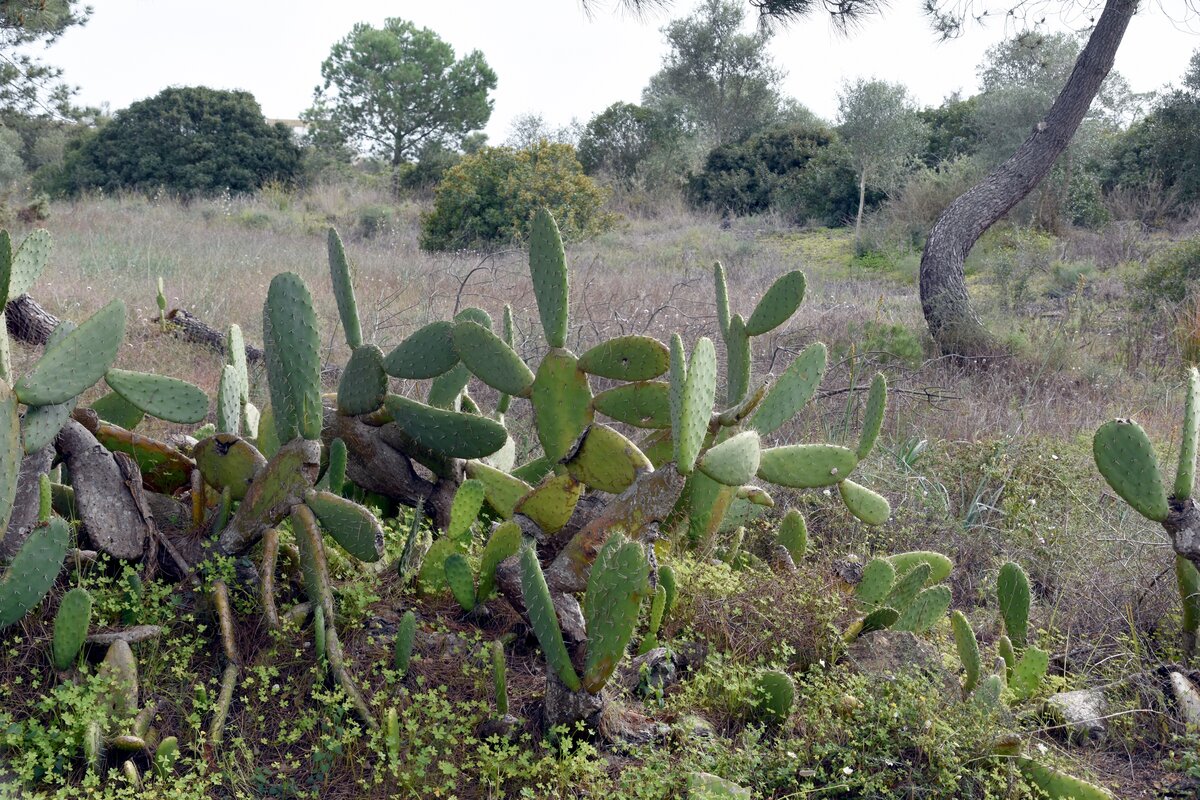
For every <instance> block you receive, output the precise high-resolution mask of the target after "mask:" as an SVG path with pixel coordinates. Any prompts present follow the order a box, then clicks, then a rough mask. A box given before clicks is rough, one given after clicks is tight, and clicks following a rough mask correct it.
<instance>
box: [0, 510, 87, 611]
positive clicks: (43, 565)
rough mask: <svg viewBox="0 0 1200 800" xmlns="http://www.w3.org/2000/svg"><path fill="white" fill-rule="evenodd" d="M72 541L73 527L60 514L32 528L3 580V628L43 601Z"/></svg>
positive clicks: (0, 599)
mask: <svg viewBox="0 0 1200 800" xmlns="http://www.w3.org/2000/svg"><path fill="white" fill-rule="evenodd" d="M70 543H71V531H70V528H69V526H68V525H67V523H66V522H65V521H63V520H62V519H60V518H58V517H55V518H53V519H51V520H50V523H49V524H48V525H42V526H38V527H37V528H34V529H33V531H31V532H30V534H29V538H27V539H26V540H25V542H24V543H23V544H22V545H21V549H20V550H18V551H17V554H16V555H15V556H14V557H13V560H12V563H10V564H9V566H8V571H7V572H5V573H4V578H3V580H2V581H0V630H2V629H4V628H7V627H8V626H9V625H12V624H13V623H14V622H17V621H18V620H20V619H21V617H23V616H25V615H26V614H27V613H28V612H29V610H30V609H31V608H33V607H34V606H36V605H37V604H38V603H40V602H42V598H43V597H45V596H46V593H47V592H49V591H50V588H51V587H52V586H54V581H55V579H57V578H58V573H59V571H60V570H61V569H62V563H63V557H64V556H65V555H66V553H67V546H68V545H69V544H70Z"/></svg>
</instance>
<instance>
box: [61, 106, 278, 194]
mask: <svg viewBox="0 0 1200 800" xmlns="http://www.w3.org/2000/svg"><path fill="white" fill-rule="evenodd" d="M300 164H301V159H300V148H299V147H298V146H297V145H296V143H295V142H294V141H292V134H291V132H290V131H289V130H288V129H287V128H286V127H284V126H283V125H268V124H267V122H266V120H265V119H263V115H262V109H261V108H259V105H258V102H257V101H256V100H255V99H254V96H253V95H251V94H250V93H249V92H233V91H223V90H217V89H208V88H206V87H203V86H189V87H181V88H171V89H164V90H163V91H162V92H160V93H159V94H157V95H155V96H154V97H152V98H150V99H148V100H142V101H139V102H137V103H134V104H133V105H131V106H129V108H126V109H124V110H122V111H118V112H117V114H116V116H115V117H114V119H113V120H112V122H110V123H108V124H107V125H105V126H104V127H103V128H101V129H100V130H99V131H97V132H96V133H95V134H94V135H92V136H90V137H88V138H86V139H85V140H83V141H82V143H80V144H79V146H78V147H77V148H75V149H73V150H72V151H71V152H69V153H68V155H67V157H66V161H65V163H64V164H63V167H62V169H61V170H60V171H59V172H58V174H57V176H56V177H55V178H54V179H53V180H52V184H53V185H52V186H51V187H50V188H52V189H54V190H55V191H56V192H58V193H62V194H78V193H79V192H81V191H86V190H88V189H100V190H103V191H106V192H107V191H116V190H121V189H133V190H136V191H154V190H157V189H160V188H165V189H168V190H171V191H175V192H179V193H182V194H185V195H206V194H215V193H217V192H221V191H224V190H225V189H228V190H229V191H231V192H252V191H254V190H256V189H258V188H260V187H261V186H262V185H263V184H264V183H267V182H270V181H281V182H290V181H293V180H295V179H296V178H297V177H298V176H299V174H300Z"/></svg>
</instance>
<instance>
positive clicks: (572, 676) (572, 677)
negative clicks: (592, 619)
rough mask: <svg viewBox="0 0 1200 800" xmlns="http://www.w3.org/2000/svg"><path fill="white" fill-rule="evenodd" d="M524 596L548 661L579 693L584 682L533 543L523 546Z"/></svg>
mask: <svg viewBox="0 0 1200 800" xmlns="http://www.w3.org/2000/svg"><path fill="white" fill-rule="evenodd" d="M521 598H522V599H523V600H524V601H525V608H526V609H527V611H528V613H529V624H530V627H532V628H533V633H534V635H535V636H536V637H537V640H538V644H539V645H541V647H542V653H544V654H545V656H546V663H547V664H548V665H549V666H550V668H551V669H552V670H554V672H555V674H556V675H558V678H559V680H561V681H562V682H563V684H564V685H566V687H567V688H568V689H570V690H571V691H573V692H578V691H579V690H580V689H581V688H583V684H582V683H581V682H580V680H579V674H578V673H576V672H575V667H574V666H572V665H571V657H570V656H569V655H568V654H567V646H566V644H565V643H564V642H563V636H562V629H561V628H559V626H558V613H557V612H556V611H555V610H554V601H553V600H551V599H550V587H548V586H547V585H546V576H545V575H544V574H543V573H542V565H541V564H539V563H538V559H537V552H536V551H535V550H534V549H533V547H532V545H527V546H524V547H522V548H521Z"/></svg>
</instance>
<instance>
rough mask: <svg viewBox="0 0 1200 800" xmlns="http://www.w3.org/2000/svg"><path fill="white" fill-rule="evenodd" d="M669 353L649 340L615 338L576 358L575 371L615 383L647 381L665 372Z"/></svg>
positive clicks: (668, 361) (642, 338)
mask: <svg viewBox="0 0 1200 800" xmlns="http://www.w3.org/2000/svg"><path fill="white" fill-rule="evenodd" d="M669 365H670V352H669V351H668V350H667V346H666V345H665V344H663V343H662V342H660V341H659V340H658V339H654V338H652V337H650V336H618V337H616V338H615V339H609V340H608V341H606V342H601V343H600V344H598V345H596V346H595V347H593V348H592V349H591V350H588V351H587V352H586V353H584V354H583V355H582V356H580V357H579V368H580V369H581V370H583V371H584V372H586V373H588V374H589V375H596V376H598V377H601V378H610V379H612V380H615V381H648V380H651V379H653V378H657V377H658V376H660V375H662V374H663V373H665V372H666V371H667V368H668V367H669Z"/></svg>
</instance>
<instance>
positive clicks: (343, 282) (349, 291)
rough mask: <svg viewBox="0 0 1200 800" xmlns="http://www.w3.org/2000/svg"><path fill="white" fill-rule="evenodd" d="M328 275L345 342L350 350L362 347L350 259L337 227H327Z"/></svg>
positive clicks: (360, 327)
mask: <svg viewBox="0 0 1200 800" xmlns="http://www.w3.org/2000/svg"><path fill="white" fill-rule="evenodd" d="M328 238H329V277H330V282H331V283H332V284H333V296H334V299H336V300H337V307H338V316H339V317H341V320H342V330H343V331H344V332H345V334H346V344H347V345H349V346H350V349H351V350H357V349H358V348H360V347H362V343H363V335H362V325H361V324H360V323H359V321H358V302H357V301H356V300H355V299H354V280H353V279H352V278H351V276H350V261H349V260H348V259H347V258H346V249H345V248H344V247H342V237H340V236H338V232H337V229H335V228H330V229H329V237H328Z"/></svg>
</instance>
